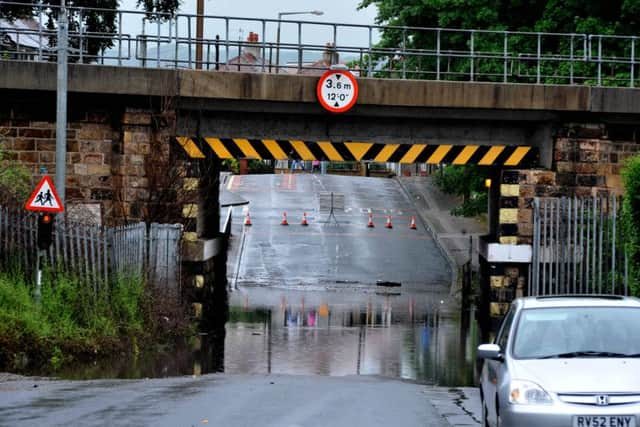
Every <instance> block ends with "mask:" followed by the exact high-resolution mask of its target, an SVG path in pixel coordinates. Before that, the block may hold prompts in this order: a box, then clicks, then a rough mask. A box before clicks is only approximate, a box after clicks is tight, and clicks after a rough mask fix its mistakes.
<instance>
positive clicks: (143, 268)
mask: <svg viewBox="0 0 640 427" xmlns="http://www.w3.org/2000/svg"><path fill="white" fill-rule="evenodd" d="M37 223H38V218H37V215H36V214H33V213H27V212H24V211H16V210H11V209H7V208H3V207H0V255H1V256H0V266H1V265H4V267H5V268H7V267H9V266H11V264H14V265H17V266H19V267H20V268H22V269H23V270H24V271H26V272H28V273H30V272H33V271H34V268H35V266H36V258H37V229H38V224H37ZM181 238H182V225H180V224H155V223H154V224H151V225H149V226H147V224H145V223H144V222H140V223H136V224H131V225H126V226H121V227H102V226H98V225H87V224H80V223H75V222H72V221H66V220H65V219H64V218H63V217H62V216H61V215H58V217H57V218H56V222H55V227H54V239H53V244H52V245H51V247H50V248H49V250H47V251H46V252H45V259H46V262H47V263H48V264H49V265H53V266H59V267H60V268H62V269H63V270H65V271H68V272H71V273H73V274H75V275H76V276H77V277H79V278H80V279H82V280H84V281H86V282H87V283H91V284H93V285H94V286H98V284H108V283H109V281H110V280H112V279H114V278H116V277H117V276H118V275H136V276H142V277H145V278H146V279H147V280H149V281H150V282H151V283H154V284H155V285H158V286H168V287H178V286H179V284H180V274H181V270H180V265H181V255H180V245H181Z"/></svg>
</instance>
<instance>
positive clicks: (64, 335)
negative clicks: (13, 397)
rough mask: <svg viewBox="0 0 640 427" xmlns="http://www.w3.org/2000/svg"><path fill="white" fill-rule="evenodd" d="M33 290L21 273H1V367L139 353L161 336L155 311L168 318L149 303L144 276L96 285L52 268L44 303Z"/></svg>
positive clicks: (45, 280) (47, 274) (44, 283)
mask: <svg viewBox="0 0 640 427" xmlns="http://www.w3.org/2000/svg"><path fill="white" fill-rule="evenodd" d="M34 290H35V289H34V286H33V285H32V284H31V283H29V282H27V281H26V280H25V279H24V275H23V274H21V273H20V272H16V271H14V272H0V369H2V368H5V369H6V368H8V369H17V370H20V369H21V368H27V367H28V366H34V365H36V366H42V365H49V366H52V367H56V366H58V365H60V364H62V363H64V362H68V361H69V360H71V359H73V358H83V357H87V356H90V357H95V356H100V355H107V354H110V353H113V352H117V351H134V352H136V351H137V350H138V343H139V342H140V341H148V339H149V338H154V339H155V338H158V337H153V333H154V331H157V330H158V328H157V327H156V324H157V320H156V319H153V318H151V317H150V314H153V315H159V314H162V315H163V316H164V317H166V315H165V314H164V313H157V311H154V310H153V308H152V307H149V305H150V304H153V303H154V302H153V301H154V299H153V298H147V297H146V295H148V293H147V292H145V286H144V283H143V280H142V279H141V278H136V277H119V278H117V279H116V280H114V281H113V282H112V283H111V284H110V285H109V286H108V287H106V286H104V287H96V288H94V286H93V285H90V284H87V283H86V282H82V281H80V280H78V279H77V278H74V277H73V276H70V275H68V274H65V273H60V272H56V273H55V274H54V273H53V272H51V271H49V272H45V274H44V275H43V280H42V297H41V302H40V303H37V301H36V299H35V298H34V296H33V295H34ZM156 302H157V301H156ZM177 304H179V303H177ZM176 317H178V314H177V313H176ZM187 322H188V320H187ZM180 325H182V324H180ZM185 331H187V329H185V328H183V329H182V330H181V331H180V332H185ZM163 332H167V331H163ZM170 332H172V333H174V334H175V333H176V331H175V330H173V331H170Z"/></svg>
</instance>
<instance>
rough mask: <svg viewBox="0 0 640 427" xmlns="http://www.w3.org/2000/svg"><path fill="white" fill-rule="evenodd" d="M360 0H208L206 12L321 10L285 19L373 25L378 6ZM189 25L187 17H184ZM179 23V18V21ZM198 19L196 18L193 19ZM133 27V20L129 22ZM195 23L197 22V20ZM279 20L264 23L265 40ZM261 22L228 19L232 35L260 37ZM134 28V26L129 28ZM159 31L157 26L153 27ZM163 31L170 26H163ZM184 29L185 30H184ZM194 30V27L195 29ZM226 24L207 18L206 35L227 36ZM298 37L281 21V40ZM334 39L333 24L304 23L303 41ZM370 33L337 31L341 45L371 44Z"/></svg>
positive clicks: (128, 2)
mask: <svg viewBox="0 0 640 427" xmlns="http://www.w3.org/2000/svg"><path fill="white" fill-rule="evenodd" d="M359 3H360V0H321V1H320V0H205V15H215V16H229V17H242V18H263V19H274V20H275V19H277V18H278V13H279V12H299V11H311V10H320V11H322V12H323V15H322V16H315V15H311V14H301V15H293V16H285V17H283V18H282V19H283V20H286V19H290V20H304V21H313V22H318V23H320V22H323V23H344V24H360V25H363V24H364V25H374V20H375V16H376V12H377V11H376V8H375V7H373V6H369V7H368V8H366V9H364V10H357V7H358V4H359ZM135 4H136V0H121V6H120V9H121V10H134V9H135ZM196 4H197V2H196V0H183V2H182V6H181V8H180V12H179V13H185V14H195V13H196ZM182 22H183V23H184V25H183V26H186V22H187V20H186V19H185V20H184V21H182ZM179 23H180V21H179ZM194 23H195V21H194ZM126 26H127V27H132V26H133V24H129V25H126ZM194 26H195V24H194ZM276 28H277V24H276V23H275V22H274V23H269V24H267V25H266V27H265V32H266V41H273V42H275V40H276V34H277V31H276ZM262 30H263V27H262V24H261V23H260V22H258V21H253V22H250V21H230V22H229V39H232V40H238V39H241V40H246V39H247V36H248V34H249V32H250V31H254V32H258V33H259V36H260V41H262V40H263V38H264V35H263V34H261V33H262ZM130 31H131V32H134V31H135V30H134V29H133V28H131V29H130ZM154 31H157V29H154ZM162 31H163V32H165V31H168V30H164V29H163V30H162ZM181 31H182V30H181ZM193 31H195V29H193ZM225 33H226V27H225V24H224V21H221V20H213V19H210V20H206V21H205V38H209V37H211V38H213V37H215V35H216V34H220V36H221V38H224V34H225ZM297 37H298V30H297V26H295V25H293V24H284V23H283V24H282V26H281V42H282V43H295V42H296V41H297ZM332 40H333V28H332V27H331V26H330V25H326V26H323V25H305V26H304V27H303V34H302V41H303V43H313V44H324V43H326V42H329V41H332ZM368 40H369V34H368V30H366V29H356V28H351V29H347V28H342V27H341V28H339V30H338V34H337V42H338V45H341V44H342V45H345V44H347V45H357V46H362V45H363V44H364V45H366V44H368ZM376 40H377V35H376V34H374V35H373V42H375V41H376Z"/></svg>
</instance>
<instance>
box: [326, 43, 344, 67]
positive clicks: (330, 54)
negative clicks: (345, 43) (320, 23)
mask: <svg viewBox="0 0 640 427" xmlns="http://www.w3.org/2000/svg"><path fill="white" fill-rule="evenodd" d="M325 47H326V49H325V50H324V52H322V62H324V63H325V64H327V65H334V64H337V63H338V62H339V61H340V58H339V56H340V55H339V54H338V52H336V45H334V44H333V43H327V44H325Z"/></svg>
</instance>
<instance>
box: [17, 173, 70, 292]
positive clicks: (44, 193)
mask: <svg viewBox="0 0 640 427" xmlns="http://www.w3.org/2000/svg"><path fill="white" fill-rule="evenodd" d="M24 208H25V209H26V210H29V211H34V212H40V215H39V216H38V236H37V247H38V250H37V256H36V289H35V293H34V298H35V300H36V302H37V303H40V299H41V297H42V258H43V257H44V253H45V252H46V251H47V250H48V249H49V247H50V246H51V242H52V241H53V220H54V216H53V214H54V213H56V212H63V211H64V206H63V204H62V201H61V200H60V196H58V192H57V191H56V188H55V187H54V185H53V182H52V181H51V178H50V177H49V176H48V175H45V176H43V177H42V179H41V180H40V182H39V183H38V185H36V189H35V190H34V191H33V193H31V196H30V197H29V199H28V200H27V203H25V205H24Z"/></svg>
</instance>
